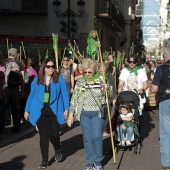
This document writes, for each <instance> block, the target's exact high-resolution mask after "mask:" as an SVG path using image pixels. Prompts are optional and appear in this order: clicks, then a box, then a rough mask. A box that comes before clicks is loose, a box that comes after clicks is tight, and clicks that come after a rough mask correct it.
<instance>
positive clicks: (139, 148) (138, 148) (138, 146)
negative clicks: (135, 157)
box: [137, 143, 141, 154]
mask: <svg viewBox="0 0 170 170" xmlns="http://www.w3.org/2000/svg"><path fill="white" fill-rule="evenodd" d="M140 150H141V146H140V144H139V143H138V145H137V154H140Z"/></svg>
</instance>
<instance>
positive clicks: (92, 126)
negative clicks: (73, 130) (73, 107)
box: [80, 111, 104, 164]
mask: <svg viewBox="0 0 170 170" xmlns="http://www.w3.org/2000/svg"><path fill="white" fill-rule="evenodd" d="M103 123H104V120H103V119H101V118H100V117H99V116H98V111H82V114H81V119H80V125H81V127H82V132H83V142H84V149H85V154H86V162H87V164H93V163H94V162H100V161H101V160H102V156H103V152H102V151H103V140H102V127H103Z"/></svg>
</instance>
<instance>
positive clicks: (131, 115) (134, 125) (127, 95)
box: [115, 91, 142, 153]
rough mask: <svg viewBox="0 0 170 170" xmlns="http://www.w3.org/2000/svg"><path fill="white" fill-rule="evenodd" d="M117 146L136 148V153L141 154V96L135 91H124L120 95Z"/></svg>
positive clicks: (116, 135) (117, 109)
mask: <svg viewBox="0 0 170 170" xmlns="http://www.w3.org/2000/svg"><path fill="white" fill-rule="evenodd" d="M115 111H116V115H117V116H116V127H115V130H116V131H115V146H116V149H117V151H118V149H119V148H121V147H123V148H124V147H131V148H132V147H134V148H133V149H134V153H138V152H140V149H141V146H142V144H141V141H140V135H139V131H138V125H139V96H138V94H137V93H136V92H134V91H123V92H121V93H120V94H119V96H118V98H117V101H116V105H115Z"/></svg>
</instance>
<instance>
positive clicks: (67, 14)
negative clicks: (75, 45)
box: [53, 0, 85, 38]
mask: <svg viewBox="0 0 170 170" xmlns="http://www.w3.org/2000/svg"><path fill="white" fill-rule="evenodd" d="M84 6H85V2H84V1H83V0H79V1H78V2H77V7H78V12H79V14H77V13H75V12H74V11H73V10H71V9H70V0H68V8H67V9H66V10H65V11H64V12H62V13H60V7H61V2H60V1H59V0H55V1H54V2H53V8H54V13H56V16H57V17H58V18H59V17H62V18H66V17H67V18H68V20H67V22H68V23H66V22H64V21H63V20H61V22H60V23H61V24H62V25H63V26H65V27H67V33H68V38H70V31H71V30H72V31H73V32H75V31H76V30H73V29H72V28H70V19H71V18H73V19H72V20H71V23H72V25H74V26H76V25H77V23H76V22H75V20H74V18H75V17H81V16H82V14H83V13H84ZM63 31H64V32H66V30H63Z"/></svg>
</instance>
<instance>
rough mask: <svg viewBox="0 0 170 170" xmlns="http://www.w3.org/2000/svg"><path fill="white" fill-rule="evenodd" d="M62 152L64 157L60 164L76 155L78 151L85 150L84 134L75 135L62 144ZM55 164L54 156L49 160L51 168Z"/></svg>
mask: <svg viewBox="0 0 170 170" xmlns="http://www.w3.org/2000/svg"><path fill="white" fill-rule="evenodd" d="M61 148H62V149H61V150H62V154H63V157H62V159H61V161H60V162H63V161H65V160H66V159H67V157H69V156H71V155H74V154H75V153H76V152H77V151H78V150H80V149H83V148H84V145H83V136H82V134H79V135H75V136H73V137H71V138H69V139H67V140H64V141H62V142H61ZM54 162H55V159H54V156H53V157H52V158H51V159H50V160H49V164H48V165H49V166H51V165H52V164H53V163H54Z"/></svg>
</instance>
